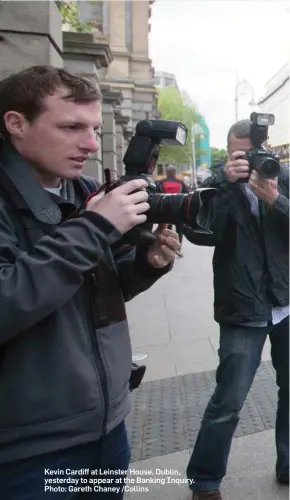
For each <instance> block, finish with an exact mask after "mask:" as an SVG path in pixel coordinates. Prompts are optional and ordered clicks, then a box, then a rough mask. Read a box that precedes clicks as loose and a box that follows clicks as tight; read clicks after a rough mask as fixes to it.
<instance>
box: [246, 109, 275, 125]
mask: <svg viewBox="0 0 290 500" xmlns="http://www.w3.org/2000/svg"><path fill="white" fill-rule="evenodd" d="M250 120H251V122H252V123H253V124H254V125H258V126H259V127H271V126H272V125H274V123H275V116H274V115H272V114H271V113H256V112H253V113H251V116H250Z"/></svg>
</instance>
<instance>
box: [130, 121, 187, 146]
mask: <svg viewBox="0 0 290 500" xmlns="http://www.w3.org/2000/svg"><path fill="white" fill-rule="evenodd" d="M135 133H136V135H138V136H139V137H148V138H149V139H152V140H153V141H154V142H156V143H158V144H161V143H162V144H164V145H167V146H184V144H185V143H186V138H187V128H186V126H185V125H184V123H181V122H176V121H173V120H142V121H140V122H139V123H137V126H136V132H135Z"/></svg>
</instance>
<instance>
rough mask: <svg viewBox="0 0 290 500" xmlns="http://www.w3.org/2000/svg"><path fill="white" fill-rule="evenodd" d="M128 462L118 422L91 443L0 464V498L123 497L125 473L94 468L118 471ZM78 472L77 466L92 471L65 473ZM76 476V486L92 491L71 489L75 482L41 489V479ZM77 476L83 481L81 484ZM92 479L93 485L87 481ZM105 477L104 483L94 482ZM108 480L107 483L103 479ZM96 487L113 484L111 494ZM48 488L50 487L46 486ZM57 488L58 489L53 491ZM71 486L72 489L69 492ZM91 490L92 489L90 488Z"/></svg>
mask: <svg viewBox="0 0 290 500" xmlns="http://www.w3.org/2000/svg"><path fill="white" fill-rule="evenodd" d="M129 461H130V450H129V444H128V439H127V433H126V428H125V424H124V423H122V424H120V425H119V426H118V427H116V429H114V430H113V431H112V432H110V433H109V434H108V435H107V436H106V437H105V438H104V440H103V442H101V441H97V442H94V443H88V444H84V445H79V446H75V447H72V448H67V449H65V450H59V451H56V452H53V453H48V454H47V455H40V456H37V457H32V458H29V459H26V460H18V461H16V462H12V463H9V464H4V465H0V498H1V500H2V499H3V500H49V499H51V500H86V499H87V498H92V499H99V500H102V499H103V498H104V499H106V500H111V499H112V500H121V499H122V498H123V494H124V492H123V489H124V477H126V476H125V475H122V474H121V475H118V474H116V475H110V474H108V475H100V474H99V473H98V471H99V470H100V469H102V470H103V471H108V469H111V470H119V469H120V470H122V471H127V469H128V465H129ZM57 469H60V470H61V471H64V474H62V473H58V474H54V475H49V474H48V470H54V471H57ZM66 469H71V471H73V470H75V471H77V470H78V471H80V469H90V471H92V470H94V471H95V470H96V469H97V473H96V474H94V475H89V474H88V472H89V471H85V473H83V474H72V473H71V472H66ZM57 478H58V479H69V478H76V479H79V482H78V485H77V487H86V488H87V486H90V487H91V489H92V491H91V492H90V491H89V492H86V491H85V490H83V492H81V490H79V491H78V492H77V491H76V490H74V491H73V488H74V487H75V485H73V484H68V483H67V482H66V483H48V484H47V486H46V487H47V490H46V491H45V479H47V480H49V479H57ZM81 478H82V479H84V480H87V483H86V484H84V483H81ZM90 479H91V480H92V479H94V480H95V485H94V484H93V483H90V482H89V481H90ZM103 479H105V480H106V482H105V483H100V484H98V483H97V481H100V480H103ZM108 479H109V482H108V481H107V480H108ZM99 487H102V488H103V487H109V488H110V489H111V488H113V487H115V488H117V489H118V492H117V490H116V492H115V493H113V492H112V491H111V492H104V491H101V490H99V491H97V488H99ZM50 488H51V489H50ZM53 488H57V489H58V490H55V489H54V490H53ZM69 489H71V490H72V491H69ZM94 489H95V491H94Z"/></svg>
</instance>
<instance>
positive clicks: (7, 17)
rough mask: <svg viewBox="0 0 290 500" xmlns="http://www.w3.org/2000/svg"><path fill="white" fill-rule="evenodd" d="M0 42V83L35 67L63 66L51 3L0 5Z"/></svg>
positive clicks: (56, 14)
mask: <svg viewBox="0 0 290 500" xmlns="http://www.w3.org/2000/svg"><path fill="white" fill-rule="evenodd" d="M0 38H1V39H0V79H1V78H5V76H7V75H8V74H9V73H12V72H17V71H21V70H22V69H24V68H26V67H29V66H33V65H37V64H52V65H54V66H58V67H62V65H63V61H62V30H61V16H60V13H59V11H58V8H57V6H56V3H55V2H52V1H41V2H40V1H39V2H33V1H32V2H30V1H25V2H23V1H16V2H0Z"/></svg>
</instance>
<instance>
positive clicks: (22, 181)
mask: <svg viewBox="0 0 290 500" xmlns="http://www.w3.org/2000/svg"><path fill="white" fill-rule="evenodd" d="M1 171H2V172H3V173H4V175H6V177H8V179H9V181H10V182H11V183H12V184H13V185H14V187H15V189H16V190H17V192H18V194H19V195H20V197H19V196H18V197H17V198H18V200H17V203H16V204H17V206H16V207H15V208H18V209H23V208H29V209H30V210H31V212H32V213H33V215H34V217H35V218H36V219H38V220H39V221H40V222H44V223H46V224H53V225H56V224H59V223H60V222H61V219H62V213H61V210H60V208H59V207H58V206H57V204H56V202H55V201H54V200H53V199H52V197H51V196H50V193H48V192H47V191H46V190H45V189H44V188H43V187H42V186H41V184H40V183H39V182H38V181H37V179H36V177H35V176H34V174H33V171H32V168H31V166H30V164H29V163H28V162H27V161H26V160H25V158H23V156H21V155H20V154H19V153H18V152H17V151H16V149H15V148H14V147H13V146H12V145H11V144H10V143H9V142H8V141H6V140H2V141H1V145H0V175H1Z"/></svg>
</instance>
